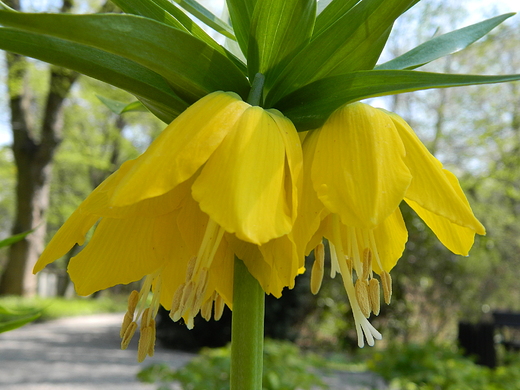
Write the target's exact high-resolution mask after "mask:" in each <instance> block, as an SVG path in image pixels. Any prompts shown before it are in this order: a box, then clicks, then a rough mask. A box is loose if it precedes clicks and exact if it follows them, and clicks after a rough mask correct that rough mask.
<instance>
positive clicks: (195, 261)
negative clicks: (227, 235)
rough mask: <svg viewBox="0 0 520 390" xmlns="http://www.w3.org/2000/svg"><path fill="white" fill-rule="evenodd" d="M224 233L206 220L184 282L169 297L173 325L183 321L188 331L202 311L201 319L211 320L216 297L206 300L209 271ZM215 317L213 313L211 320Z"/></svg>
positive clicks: (210, 221) (217, 226)
mask: <svg viewBox="0 0 520 390" xmlns="http://www.w3.org/2000/svg"><path fill="white" fill-rule="evenodd" d="M224 232H225V231H224V229H223V228H222V227H220V226H219V225H218V224H217V223H216V222H215V221H213V220H212V219H211V218H210V219H209V221H208V225H207V226H206V231H205V232H204V237H203V239H202V243H201V245H200V247H199V252H198V254H197V256H196V257H193V258H191V259H190V261H189V262H188V267H187V269H186V280H185V282H184V283H183V284H181V285H180V286H179V287H178V288H177V291H175V294H174V296H173V302H172V308H171V310H170V318H171V319H172V320H173V321H178V320H180V319H181V317H182V318H184V320H185V322H186V326H187V327H188V329H192V328H193V326H194V318H195V316H196V315H197V314H198V313H199V312H200V311H203V313H202V315H203V317H204V318H206V319H207V317H208V318H211V305H212V302H213V301H214V300H216V296H215V297H214V294H213V295H212V297H210V298H208V297H207V293H208V291H207V290H208V276H209V268H210V267H211V264H212V262H213V259H214V258H215V255H216V253H217V250H218V248H219V246H220V243H221V241H222V238H223V237H224ZM215 294H216V293H215ZM213 297H214V298H213ZM208 302H209V303H208ZM216 313H217V310H216V309H215V317H216Z"/></svg>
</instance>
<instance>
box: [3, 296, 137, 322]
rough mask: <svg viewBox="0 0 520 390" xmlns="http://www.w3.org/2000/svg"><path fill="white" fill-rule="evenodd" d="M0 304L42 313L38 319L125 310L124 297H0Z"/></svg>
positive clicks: (14, 308)
mask: <svg viewBox="0 0 520 390" xmlns="http://www.w3.org/2000/svg"><path fill="white" fill-rule="evenodd" d="M0 306H4V307H6V308H8V309H12V310H17V311H18V310H20V311H33V310H34V311H37V310H41V311H42V315H41V317H40V318H39V319H38V321H47V320H52V319H56V318H63V317H74V316H81V315H89V314H99V313H119V312H124V311H125V310H126V306H127V302H126V297H119V296H113V297H100V298H95V299H94V298H70V299H67V298H61V297H55V298H40V297H34V298H23V297H15V296H8V297H0Z"/></svg>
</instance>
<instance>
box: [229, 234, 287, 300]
mask: <svg viewBox="0 0 520 390" xmlns="http://www.w3.org/2000/svg"><path fill="white" fill-rule="evenodd" d="M226 240H227V242H228V243H229V245H230V247H231V248H232V251H233V252H234V253H235V254H236V256H237V257H238V258H239V259H240V260H242V261H243V262H244V264H245V265H246V267H247V269H248V271H249V272H250V273H251V275H253V277H254V278H255V279H256V280H258V283H260V286H261V287H262V289H263V290H264V291H265V292H266V294H269V293H270V292H271V291H281V289H283V287H284V286H282V285H281V283H280V281H279V280H278V278H277V277H276V274H275V273H274V272H273V267H272V264H268V263H267V262H266V261H265V259H264V256H263V255H262V252H260V247H259V246H258V245H254V244H251V243H249V242H245V241H242V240H239V239H238V238H236V237H235V236H234V235H233V234H226ZM269 260H271V259H269Z"/></svg>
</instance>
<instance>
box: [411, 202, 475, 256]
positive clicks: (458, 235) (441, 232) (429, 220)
mask: <svg viewBox="0 0 520 390" xmlns="http://www.w3.org/2000/svg"><path fill="white" fill-rule="evenodd" d="M405 200H406V203H408V204H409V205H410V207H411V208H412V209H413V210H414V211H415V212H416V213H417V215H418V216H419V217H420V218H421V219H422V220H423V221H424V222H425V223H426V225H428V227H429V228H430V229H432V231H433V232H434V233H435V235H436V236H437V238H438V239H439V241H440V242H442V244H443V245H444V246H445V247H446V248H448V249H449V250H450V251H452V252H453V253H455V254H457V255H463V256H467V255H468V253H469V250H470V249H471V247H472V246H473V241H474V239H475V231H474V230H473V229H470V228H467V227H464V226H460V225H457V224H455V223H453V222H451V221H450V220H449V219H447V218H444V217H442V216H439V215H437V214H435V213H432V212H430V211H428V210H427V209H425V208H424V207H422V206H421V205H419V204H418V203H417V202H414V201H413V200H410V199H405Z"/></svg>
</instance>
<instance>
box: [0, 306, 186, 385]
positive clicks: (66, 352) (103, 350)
mask: <svg viewBox="0 0 520 390" xmlns="http://www.w3.org/2000/svg"><path fill="white" fill-rule="evenodd" d="M122 318H123V314H105V315H96V316H86V317H74V318H64V319H60V320H56V321H49V322H45V323H39V324H31V325H27V326H25V327H22V328H19V329H17V330H14V331H11V332H7V333H2V334H0V389H2V390H152V389H155V388H156V386H154V385H149V384H143V383H140V382H138V381H137V379H136V378H135V375H136V373H137V372H138V371H139V370H140V369H141V368H142V367H144V366H146V365H147V364H150V363H155V362H165V363H167V364H169V365H171V366H172V367H179V366H181V365H183V364H185V363H186V362H188V361H189V360H190V359H191V358H192V357H193V356H194V355H193V354H189V353H183V352H172V351H170V350H166V349H162V348H160V347H157V351H156V354H155V356H154V357H152V358H147V359H146V361H145V363H143V365H140V364H139V363H137V360H136V356H137V355H136V353H137V352H136V350H137V342H136V340H132V344H131V345H130V346H129V347H128V349H127V350H125V351H122V350H121V349H120V345H119V340H120V339H119V328H120V326H121V319H122Z"/></svg>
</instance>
